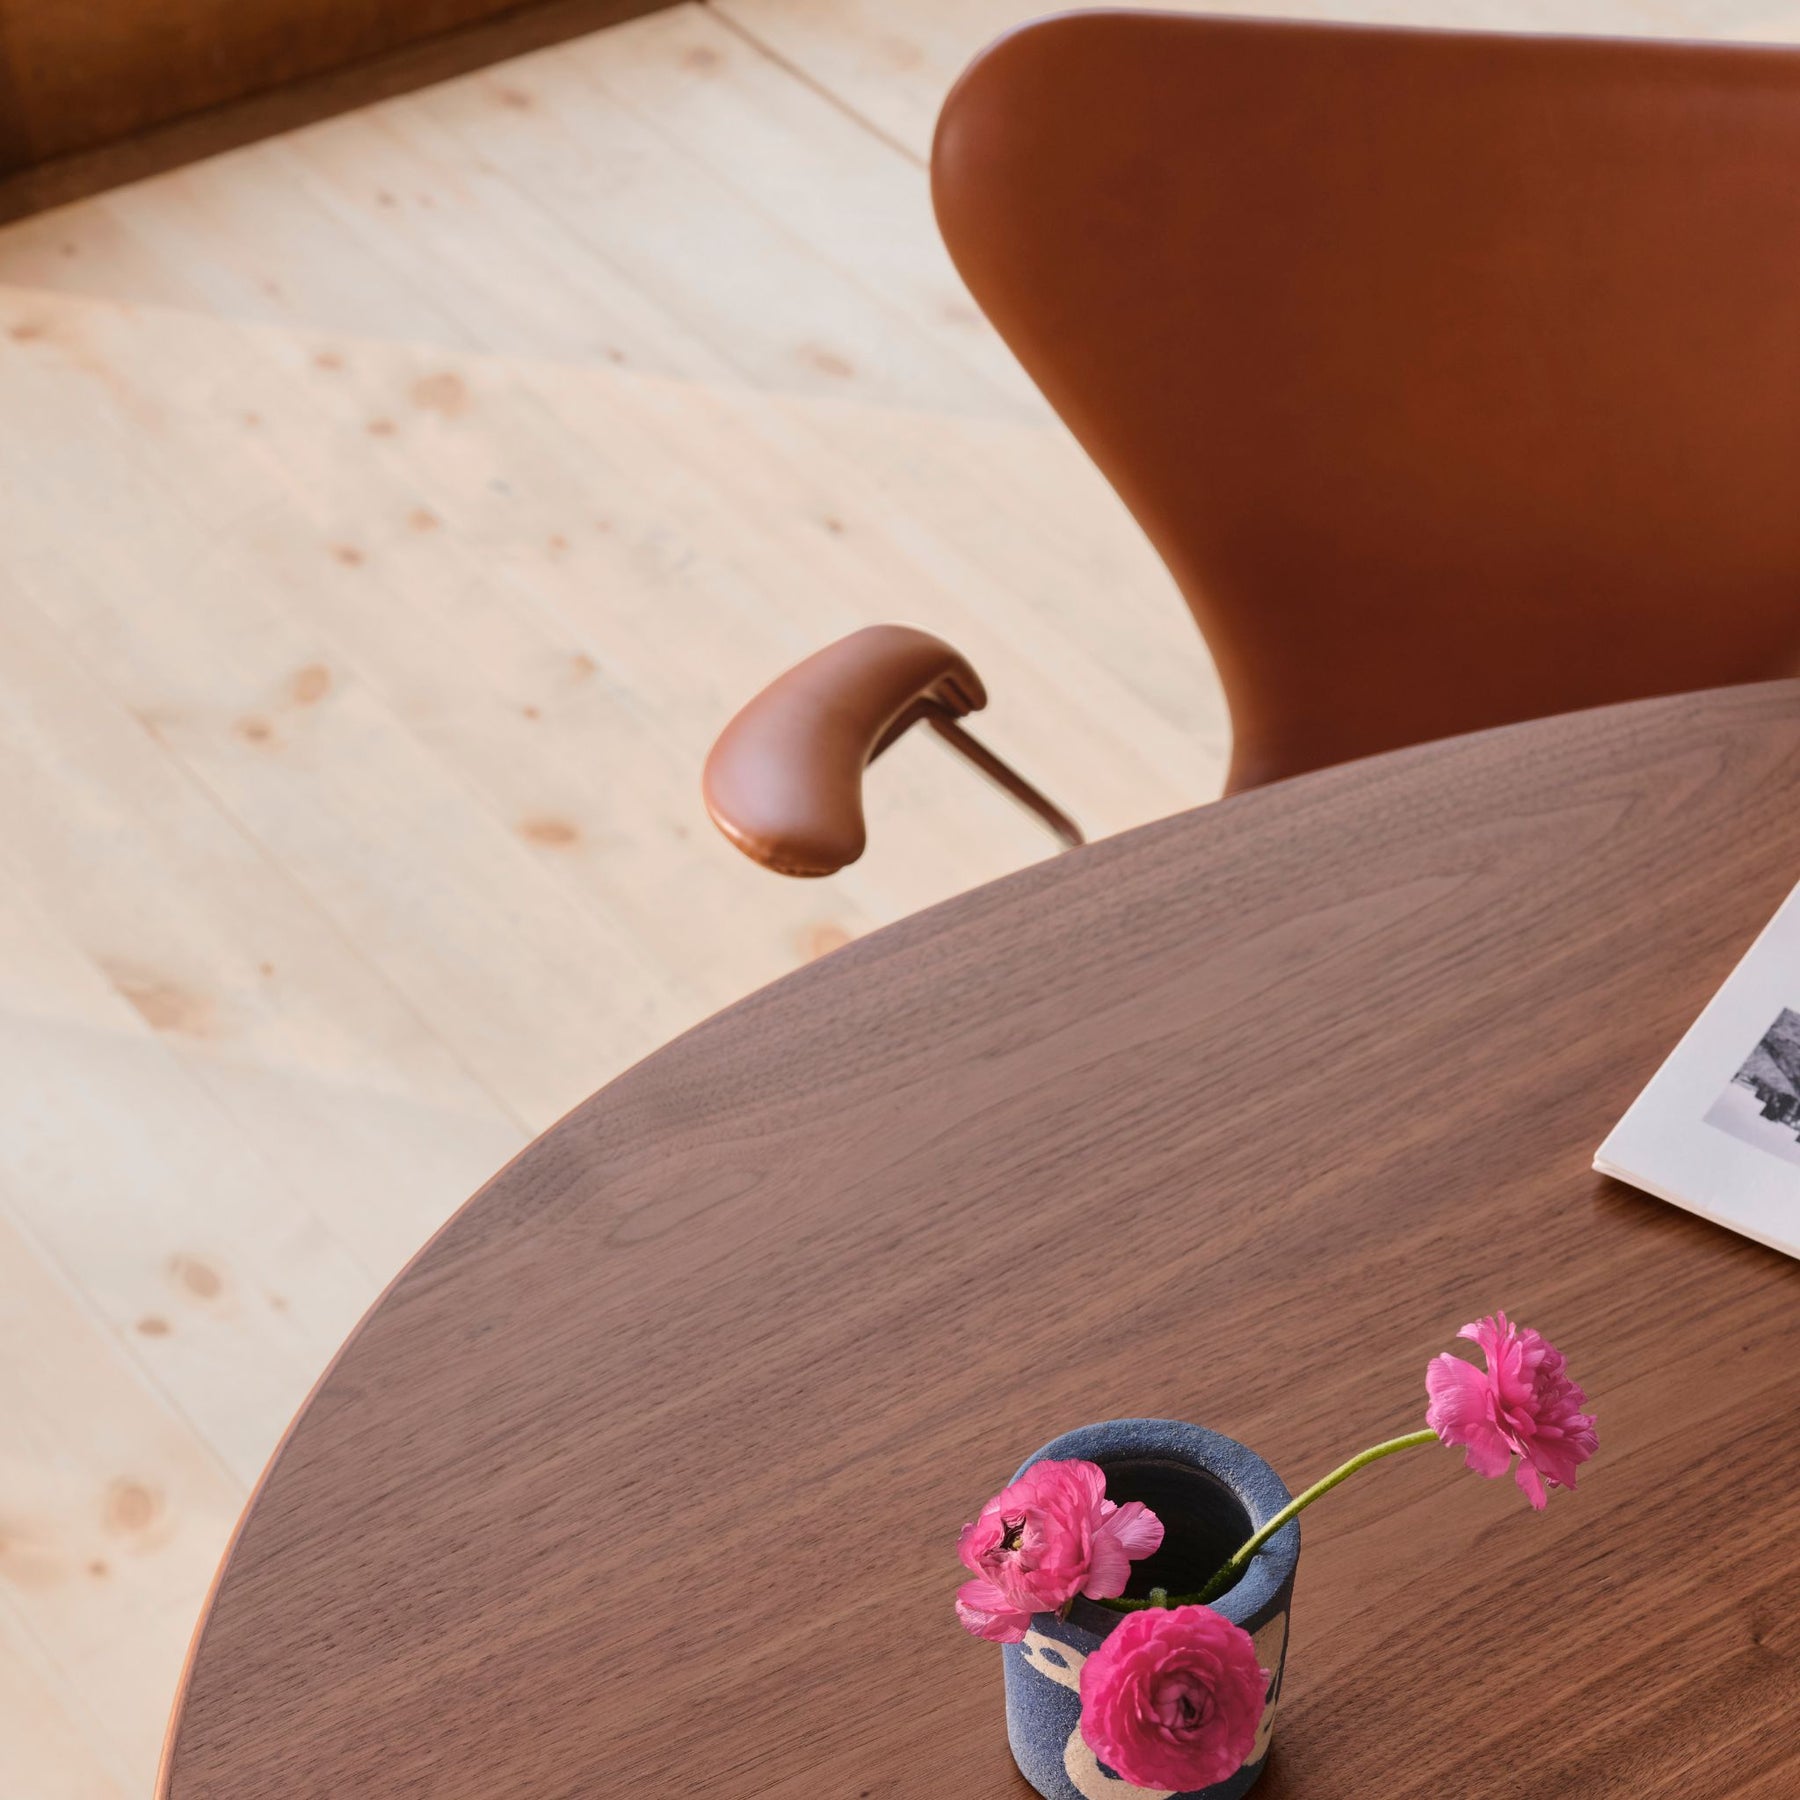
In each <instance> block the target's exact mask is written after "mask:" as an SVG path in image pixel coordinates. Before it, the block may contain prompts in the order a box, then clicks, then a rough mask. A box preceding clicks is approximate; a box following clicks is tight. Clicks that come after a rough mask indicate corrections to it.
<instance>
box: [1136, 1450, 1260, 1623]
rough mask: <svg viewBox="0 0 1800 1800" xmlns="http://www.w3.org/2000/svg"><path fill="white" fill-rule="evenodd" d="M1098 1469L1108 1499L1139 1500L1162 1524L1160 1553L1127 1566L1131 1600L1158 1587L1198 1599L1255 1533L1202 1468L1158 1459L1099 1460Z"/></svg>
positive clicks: (1233, 1498) (1234, 1500)
mask: <svg viewBox="0 0 1800 1800" xmlns="http://www.w3.org/2000/svg"><path fill="white" fill-rule="evenodd" d="M1101 1466H1102V1467H1103V1468H1104V1469H1105V1470H1106V1497H1107V1499H1109V1500H1111V1501H1114V1502H1115V1503H1116V1504H1118V1505H1120V1506H1123V1505H1124V1504H1125V1503H1126V1502H1127V1501H1128V1500H1141V1501H1142V1502H1143V1503H1144V1504H1145V1505H1146V1506H1147V1507H1149V1508H1150V1510H1151V1511H1152V1512H1153V1513H1155V1514H1156V1516H1157V1517H1158V1518H1159V1519H1161V1520H1162V1522H1163V1541H1162V1547H1161V1549H1159V1550H1158V1551H1157V1552H1156V1553H1155V1554H1154V1555H1153V1556H1147V1557H1145V1558H1144V1559H1143V1561H1142V1562H1136V1563H1133V1564H1132V1565H1131V1582H1130V1585H1129V1586H1128V1587H1127V1588H1126V1589H1125V1592H1126V1594H1127V1596H1128V1597H1130V1598H1132V1599H1139V1600H1141V1599H1142V1598H1144V1596H1145V1595H1147V1594H1148V1593H1149V1592H1150V1590H1151V1589H1152V1588H1157V1587H1159V1588H1164V1589H1166V1590H1167V1591H1168V1592H1169V1593H1171V1594H1197V1593H1198V1592H1199V1591H1200V1590H1201V1589H1202V1588H1203V1587H1205V1586H1206V1584H1207V1583H1208V1582H1209V1581H1210V1580H1212V1578H1213V1576H1215V1575H1216V1574H1217V1573H1218V1572H1219V1570H1220V1569H1221V1568H1223V1567H1224V1565H1225V1564H1226V1562H1228V1561H1229V1560H1230V1558H1231V1556H1232V1554H1233V1552H1234V1551H1236V1550H1238V1549H1239V1548H1241V1547H1242V1546H1243V1544H1245V1543H1246V1542H1247V1541H1248V1540H1249V1537H1250V1534H1251V1533H1252V1532H1253V1531H1254V1530H1255V1529H1256V1527H1255V1524H1254V1523H1253V1521H1252V1520H1251V1517H1250V1513H1249V1510H1248V1508H1246V1507H1245V1505H1244V1503H1243V1502H1242V1501H1241V1500H1240V1499H1239V1498H1238V1497H1237V1495H1236V1494H1234V1493H1233V1492H1232V1491H1231V1489H1230V1488H1228V1487H1227V1486H1226V1485H1225V1483H1224V1482H1222V1481H1221V1480H1219V1478H1218V1477H1217V1476H1216V1475H1212V1474H1209V1473H1208V1472H1207V1471H1206V1470H1205V1469H1197V1468H1195V1467H1193V1465H1192V1464H1189V1463H1180V1462H1173V1461H1167V1460H1164V1459H1162V1458H1159V1457H1120V1458H1118V1459H1117V1460H1113V1459H1111V1458H1103V1459H1102V1460H1101ZM1230 1591H1231V1590H1230V1589H1229V1588H1227V1589H1226V1590H1225V1592H1226V1593H1229V1592H1230Z"/></svg>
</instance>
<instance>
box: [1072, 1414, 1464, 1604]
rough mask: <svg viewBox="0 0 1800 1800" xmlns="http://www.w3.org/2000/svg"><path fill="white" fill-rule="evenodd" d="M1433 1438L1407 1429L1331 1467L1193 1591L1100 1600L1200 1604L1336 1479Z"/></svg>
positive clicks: (1227, 1584) (1220, 1590) (1221, 1590)
mask: <svg viewBox="0 0 1800 1800" xmlns="http://www.w3.org/2000/svg"><path fill="white" fill-rule="evenodd" d="M1436 1442H1437V1433H1436V1432H1435V1431H1430V1430H1426V1431H1409V1432H1408V1433H1407V1434H1406V1436H1405V1437H1397V1438H1389V1439H1388V1441H1387V1442H1386V1443H1385V1444H1377V1445H1375V1446H1374V1447H1373V1448H1372V1449H1369V1450H1364V1451H1362V1452H1361V1453H1360V1454H1359V1455H1356V1456H1353V1457H1351V1459H1350V1460H1349V1461H1348V1462H1347V1463H1344V1464H1342V1465H1341V1466H1340V1467H1338V1468H1335V1469H1333V1470H1332V1471H1331V1473H1330V1474H1329V1475H1327V1476H1325V1477H1324V1479H1323V1480H1320V1481H1315V1482H1314V1483H1313V1484H1312V1486H1311V1487H1309V1488H1308V1489H1307V1490H1306V1492H1305V1493H1304V1494H1301V1495H1298V1496H1297V1497H1296V1498H1294V1499H1292V1500H1290V1501H1289V1502H1288V1503H1287V1505H1286V1506H1284V1507H1283V1508H1282V1509H1281V1511H1280V1512H1278V1513H1277V1514H1276V1515H1275V1516H1274V1518H1272V1519H1271V1520H1270V1521H1269V1522H1268V1524H1266V1525H1265V1526H1264V1527H1263V1528H1262V1530H1260V1531H1259V1532H1257V1534H1256V1535H1255V1536H1254V1537H1253V1538H1251V1540H1250V1541H1249V1543H1247V1544H1245V1545H1244V1547H1243V1548H1242V1549H1241V1550H1239V1551H1238V1552H1237V1553H1236V1555H1234V1556H1233V1557H1232V1559H1231V1561H1230V1562H1228V1563H1227V1564H1226V1565H1225V1566H1224V1568H1222V1569H1221V1570H1220V1571H1219V1572H1218V1574H1216V1575H1215V1576H1214V1577H1213V1578H1212V1580H1211V1581H1209V1582H1208V1583H1207V1584H1206V1586H1205V1587H1203V1588H1202V1589H1201V1590H1200V1592H1199V1593H1197V1594H1183V1595H1180V1596H1178V1597H1177V1598H1175V1599H1170V1598H1169V1597H1168V1596H1167V1595H1163V1596H1161V1597H1160V1598H1158V1596H1157V1595H1155V1594H1153V1595H1152V1596H1151V1598H1149V1599H1148V1600H1103V1601H1101V1602H1100V1604H1101V1605H1102V1606H1110V1607H1113V1608H1114V1609H1115V1610H1117V1611H1119V1612H1140V1611H1142V1610H1143V1609H1144V1608H1145V1607H1149V1606H1158V1605H1161V1606H1204V1605H1205V1604H1206V1603H1207V1602H1208V1601H1209V1600H1212V1599H1214V1598H1216V1597H1217V1596H1218V1595H1220V1594H1222V1593H1224V1591H1225V1590H1226V1589H1227V1588H1228V1587H1230V1586H1231V1584H1232V1583H1233V1582H1234V1581H1236V1580H1237V1578H1238V1577H1239V1576H1240V1575H1241V1574H1242V1573H1243V1572H1244V1569H1245V1567H1246V1565H1247V1564H1248V1563H1249V1561H1250V1559H1251V1557H1253V1556H1254V1555H1255V1554H1256V1553H1257V1551H1259V1550H1260V1549H1261V1548H1262V1547H1263V1545H1264V1544H1266V1543H1267V1542H1268V1541H1269V1539H1270V1538H1272V1537H1273V1536H1274V1535H1275V1534H1276V1532H1278V1531H1279V1530H1280V1529H1281V1528H1282V1526H1284V1525H1285V1524H1286V1523H1287V1522H1288V1521H1289V1520H1290V1519H1294V1518H1298V1517H1299V1515H1300V1514H1301V1513H1303V1512H1304V1511H1305V1510H1306V1509H1307V1508H1308V1507H1309V1506H1311V1505H1312V1503H1313V1502H1314V1501H1315V1500H1317V1499H1318V1498H1319V1496H1320V1495H1321V1494H1329V1493H1330V1492H1331V1490H1332V1489H1333V1488H1334V1487H1336V1486H1337V1485H1338V1483H1339V1482H1340V1481H1348V1480H1349V1479H1350V1477H1351V1476H1352V1475H1354V1474H1355V1473H1356V1471H1357V1470H1358V1469H1366V1468H1367V1467H1368V1466H1369V1464H1370V1463H1372V1462H1379V1461H1380V1460H1381V1459H1382V1458H1383V1457H1384V1456H1393V1455H1394V1454H1395V1453H1396V1452H1398V1451H1401V1450H1410V1449H1412V1448H1413V1446H1414V1445H1415V1444H1435V1443H1436Z"/></svg>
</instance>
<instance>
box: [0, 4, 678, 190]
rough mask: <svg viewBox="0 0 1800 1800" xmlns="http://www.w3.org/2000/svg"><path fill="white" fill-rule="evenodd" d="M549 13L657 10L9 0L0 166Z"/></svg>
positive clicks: (576, 21) (65, 152) (575, 17)
mask: <svg viewBox="0 0 1800 1800" xmlns="http://www.w3.org/2000/svg"><path fill="white" fill-rule="evenodd" d="M550 10H556V11H560V12H565V13H569V14H570V15H571V19H572V25H571V29H575V30H579V29H589V28H591V27H592V26H594V25H600V24H604V23H606V22H608V20H609V19H610V18H624V17H628V16H630V15H631V14H633V13H640V12H644V11H647V10H650V5H649V4H647V3H646V0H615V3H614V4H610V5H609V4H607V3H606V0H594V3H592V4H588V5H585V6H582V7H580V8H571V7H568V6H566V5H565V6H561V7H558V8H554V9H552V8H547V7H541V6H521V5H519V4H517V0H0V174H5V173H8V172H10V171H13V170H18V169H24V168H30V167H33V166H35V165H37V164H41V163H45V162H50V161H53V160H55V159H57V158H60V157H65V156H70V155H72V154H75V153H77V152H81V151H86V150H92V149H94V148H96V147H97V146H100V145H105V144H111V143H116V142H118V141H119V140H120V139H123V138H128V137H131V136H133V135H134V134H136V133H139V132H142V131H146V130H148V129H150V128H152V127H155V126H159V125H163V124H165V123H167V122H169V121H171V120H175V119H181V118H185V117H187V116H189V115H192V114H195V113H199V112H204V111H206V110H208V109H210V108H213V107H219V106H223V105H226V104H228V103H230V102H233V101H237V100H241V99H244V98H245V97H247V96H250V95H255V94H260V93H266V92H268V91H269V90H271V89H274V88H280V87H284V86H286V85H287V84H289V83H292V82H297V81H304V80H306V79H307V78H309V77H313V76H318V75H322V74H325V73H327V72H329V71H332V70H337V69H342V68H344V67H346V66H347V65H353V64H360V63H364V62H366V61H368V60H369V59H372V58H381V57H383V56H385V55H388V54H390V53H392V52H395V51H397V50H401V49H404V48H405V47H407V46H409V45H415V44H419V43H422V42H425V41H427V40H430V39H434V38H438V37H440V36H442V35H443V34H446V33H453V32H457V31H459V30H462V29H464V28H467V27H469V26H472V25H477V24H481V23H483V22H485V21H489V20H496V19H511V18H515V17H517V18H520V19H524V18H526V17H527V16H529V15H533V14H539V13H543V12H546V11H550ZM342 103H343V102H342V101H339V102H338V104H342ZM320 110H321V111H325V110H331V108H330V107H321V109H320Z"/></svg>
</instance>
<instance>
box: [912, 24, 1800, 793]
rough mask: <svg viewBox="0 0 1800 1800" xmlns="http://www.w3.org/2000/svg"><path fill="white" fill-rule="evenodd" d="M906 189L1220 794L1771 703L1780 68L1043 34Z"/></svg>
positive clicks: (1732, 56) (1437, 35)
mask: <svg viewBox="0 0 1800 1800" xmlns="http://www.w3.org/2000/svg"><path fill="white" fill-rule="evenodd" d="M932 180H933V192H934V197H935V200H936V204H937V209H938V217H939V221H940V224H941V226H942V229H943V233H944V237H945V239H946V241H947V243H948V244H949V247H950V250H951V253H952V255H953V256H954V258H955V260H956V262H957V265H958V267H959V268H960V269H961V271H962V273H963V275H964V277H965V279H966V280H967V282H968V284H969V287H970V288H971V290H972V291H973V293H974V295H975V297H976V299H977V300H978V301H979V302H980V304H981V305H982V307H983V308H984V309H985V310H986V312H987V313H988V315H989V316H990V318H992V320H993V321H994V323H995V324H996V325H997V326H998V328H999V330H1000V331H1001V333H1002V334H1003V335H1004V336H1005V338H1006V339H1007V341H1008V342H1009V343H1010V344H1011V345H1012V347H1013V349H1014V350H1015V352H1016V353H1017V354H1018V356H1019V358H1020V360H1021V361H1022V362H1023V363H1024V365H1025V367H1026V368H1027V370H1029V371H1030V373H1031V375H1032V376H1033V377H1034V378H1035V379H1036V381H1037V382H1038V384H1039V385H1040V386H1041V387H1042V388H1043V390H1044V392H1045V393H1046V394H1047V395H1048V397H1049V399H1050V401H1051V402H1052V404H1053V405H1054V406H1055V407H1056V409H1057V410H1058V412H1060V413H1061V415H1062V416H1063V418H1064V419H1066V420H1067V422H1068V424H1069V425H1070V427H1071V428H1072V429H1073V431H1074V433H1075V435H1076V436H1077V437H1078V438H1079V439H1080V440H1081V442H1082V443H1083V444H1084V445H1085V446H1086V448H1087V450H1088V451H1089V453H1090V454H1091V455H1092V456H1093V458H1094V460H1095V461H1096V462H1097V463H1098V464H1099V466H1100V468H1101V470H1102V471H1103V472H1104V473H1105V475H1106V476H1107V478H1108V479H1109V480H1110V481H1111V482H1112V483H1113V485H1114V486H1115V487H1116V488H1117V489H1118V491H1119V492H1120V494H1121V495H1122V496H1123V497H1124V499H1125V501H1126V503H1127V504H1128V505H1129V506H1130V507H1131V509H1132V511H1133V512H1134V513H1135V515H1136V516H1137V518H1138V520H1139V521H1140V523H1141V524H1142V525H1143V527H1144V529H1145V530H1146V531H1147V532H1148V533H1149V535H1150V537H1151V539H1152V540H1153V541H1154V543H1155V544H1156V546H1157V548H1158V550H1159V551H1160V552H1161V554H1162V555H1163V557H1164V559H1165V560H1166V561H1167V563H1168V565H1169V568H1170V569H1171V571H1172V572H1173V573H1174V576H1175V579H1176V580H1177V582H1178V583H1179V584H1180V587H1181V589H1182V592H1183V593H1184V595H1185V596H1186V598H1187V600H1188V603H1189V605H1190V606H1191V607H1192V609H1193V612H1194V615H1195V617H1196V619H1197V620H1198V621H1199V624H1200V626H1201V629H1202V630H1203V632H1204V633H1205V635H1206V638H1207V641H1208V643H1209V645H1210V647H1211V649H1212V651H1213V653H1214V655H1215V657H1216V659H1217V662H1218V665H1219V670H1220V674H1221V677H1222V679H1223V681H1224V684H1225V690H1226V694H1227V697H1228V699H1229V701H1230V705H1231V710H1232V719H1233V725H1234V730H1235V733H1236V740H1237V742H1236V750H1235V754H1234V761H1233V769H1232V781H1231V785H1232V787H1233V788H1241V787H1245V786H1249V785H1252V784H1254V783H1257V782H1261V781H1266V780H1271V779H1275V778H1278V777H1281V776H1285V775H1291V774H1295V773H1298V772H1299V771H1301V770H1304V769H1308V768H1313V767H1317V766H1319V765H1322V764H1325V763H1330V762H1336V761H1341V760H1343V759H1345V758H1347V757H1351V756H1357V755H1362V754H1365V753H1368V752H1371V751H1377V750H1382V749H1387V748H1390V747H1392V746H1395V745H1399V744H1404V743H1410V742H1416V741H1419V740H1422V739H1425V738H1431V737H1437V736H1442V735H1445V734H1448V733H1452V732H1459V731H1467V730H1472V729H1476V728H1479V727H1482V726H1487V725H1495V724H1500V723H1504V722H1508V721H1512V720H1516V719H1522V718H1528V717H1535V716H1540V715H1543V714H1546V713H1551V712H1560V711H1565V710H1568V709H1572V708H1576V707H1582V706H1588V705H1596V704H1600V703H1603V702H1607V701H1612V700H1623V699H1629V698H1637V697H1640V696H1644V695H1650V694H1656V693H1664V692H1671V691H1678V690H1682V689H1689V688H1697V687H1705V686H1710V685H1715V684H1724V683H1731V682H1737V681H1747V680H1755V679H1761V678H1764V677H1768V676H1774V675H1781V674H1790V673H1794V672H1796V670H1800V51H1795V50H1788V49H1772V48H1759V47H1745V46H1736V45H1701V44H1670V43H1656V42H1634V41H1622V40H1621V41H1611V40H1594V39H1577V38H1544V37H1525V36H1496V35H1486V34H1470V33H1461V32H1426V31H1406V30H1392V29H1386V28H1374V27H1357V26H1327V25H1311V24H1292V23H1272V22H1264V21H1250V20H1239V19H1223V18H1196V17H1188V16H1183V15H1174V14H1163V13H1119V12H1105V13H1075V14H1066V15H1063V16H1060V17H1056V18H1051V19H1046V20H1043V21H1041V22H1039V23H1036V24H1032V25H1027V26H1025V27H1023V28H1021V29H1020V30H1018V31H1015V32H1014V33H1012V34H1011V35H1010V36H1008V37H1005V38H1003V39H1001V40H1000V41H999V42H998V43H997V44H995V45H994V46H992V47H991V48H990V49H988V50H987V51H985V52H984V53H983V54H982V55H981V56H980V57H979V58H978V59H977V61H976V62H975V63H974V64H973V65H972V67H971V68H970V69H969V70H968V72H967V73H966V74H965V75H964V76H963V77H962V79H961V81H960V83H959V84H958V85H957V87H956V88H955V89H954V91H953V92H952V93H951V95H950V97H949V99H948V101H947V102H946V104H945V107H944V111H943V115H942V118H941V120H940V122H939V126H938V135H937V142H936V146H935V149H934V152H933V157H932ZM1095 604H1096V605H1104V604H1105V596H1104V595H1096V596H1095Z"/></svg>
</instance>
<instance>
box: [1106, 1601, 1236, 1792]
mask: <svg viewBox="0 0 1800 1800" xmlns="http://www.w3.org/2000/svg"><path fill="white" fill-rule="evenodd" d="M1268 1691H1269V1676H1268V1672H1267V1671H1266V1670H1265V1669H1263V1668H1262V1667H1260V1666H1259V1665H1258V1663H1257V1660H1256V1646H1255V1644H1253V1643H1252V1642H1251V1641H1250V1634H1249V1633H1248V1632H1247V1631H1245V1630H1244V1629H1243V1628H1242V1627H1241V1626H1238V1625H1234V1624H1232V1622H1231V1621H1230V1620H1229V1619H1227V1618H1226V1617H1224V1615H1223V1614H1221V1613H1216V1612H1214V1611H1213V1609H1212V1608H1211V1607H1210V1606H1177V1607H1173V1608H1166V1609H1165V1608H1162V1607H1154V1606H1153V1607H1149V1608H1147V1609H1146V1610H1144V1611H1143V1612H1134V1613H1127V1614H1126V1615H1125V1617H1124V1618H1123V1619H1122V1620H1120V1622H1119V1623H1118V1625H1116V1626H1115V1627H1114V1628H1113V1629H1112V1630H1111V1631H1110V1632H1108V1633H1107V1635H1106V1636H1105V1637H1104V1638H1103V1639H1102V1640H1101V1642H1100V1648H1099V1649H1098V1650H1096V1651H1095V1652H1094V1653H1093V1654H1092V1655H1091V1656H1090V1657H1089V1658H1088V1659H1087V1661H1086V1662H1085V1663H1084V1664H1083V1665H1082V1670H1081V1735H1082V1736H1083V1737H1084V1738H1086V1739H1087V1742H1088V1748H1089V1749H1090V1750H1092V1751H1093V1753H1094V1754H1095V1755H1096V1756H1097V1757H1099V1759H1100V1760H1101V1762H1103V1763H1104V1764H1105V1765H1106V1766H1107V1767H1108V1768H1109V1769H1111V1770H1112V1771H1113V1772H1114V1774H1116V1775H1119V1776H1122V1777H1123V1778H1124V1779H1125V1780H1126V1781H1128V1782H1131V1783H1132V1784H1133V1785H1134V1786H1137V1787H1147V1788H1170V1789H1173V1790H1175V1791H1177V1792H1182V1791H1185V1790H1187V1789H1189V1788H1203V1787H1210V1786H1211V1785H1212V1784H1213V1783H1214V1782H1215V1781H1224V1780H1226V1779H1227V1778H1228V1777H1229V1776H1232V1775H1235V1774H1236V1773H1237V1771H1238V1770H1239V1769H1241V1768H1242V1767H1243V1766H1244V1759H1245V1758H1246V1757H1247V1756H1248V1755H1249V1754H1250V1750H1251V1747H1252V1746H1253V1745H1254V1744H1255V1742H1256V1728H1257V1726H1258V1725H1260V1724H1261V1723H1262V1716H1263V1706H1264V1704H1265V1702H1266V1700H1267V1698H1268Z"/></svg>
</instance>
